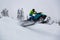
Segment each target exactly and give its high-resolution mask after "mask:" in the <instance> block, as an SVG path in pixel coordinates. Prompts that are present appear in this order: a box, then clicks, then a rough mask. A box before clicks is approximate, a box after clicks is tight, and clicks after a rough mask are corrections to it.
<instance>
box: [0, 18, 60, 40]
mask: <svg viewBox="0 0 60 40" xmlns="http://www.w3.org/2000/svg"><path fill="white" fill-rule="evenodd" d="M59 29H60V26H58V25H57V24H53V25H47V24H36V25H33V26H29V27H26V28H24V27H22V26H20V25H18V20H15V19H12V18H10V17H3V18H1V19H0V40H57V39H58V37H60V36H59V35H60V34H59Z"/></svg>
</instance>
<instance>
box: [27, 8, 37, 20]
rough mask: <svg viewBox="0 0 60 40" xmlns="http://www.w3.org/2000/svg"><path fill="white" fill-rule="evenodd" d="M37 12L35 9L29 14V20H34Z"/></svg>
mask: <svg viewBox="0 0 60 40" xmlns="http://www.w3.org/2000/svg"><path fill="white" fill-rule="evenodd" d="M36 13H37V12H36V11H35V9H32V10H31V11H30V13H29V16H30V18H29V19H28V20H33V19H34V14H36Z"/></svg>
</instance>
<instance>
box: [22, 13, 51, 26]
mask: <svg viewBox="0 0 60 40" xmlns="http://www.w3.org/2000/svg"><path fill="white" fill-rule="evenodd" d="M45 19H46V20H45ZM50 19H51V17H48V16H47V15H43V14H42V13H40V12H39V13H36V15H35V16H33V17H30V18H28V19H27V20H24V21H23V22H22V24H21V26H23V27H27V26H31V25H34V24H35V23H37V22H39V23H43V24H44V23H48V22H49V20H50Z"/></svg>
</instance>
